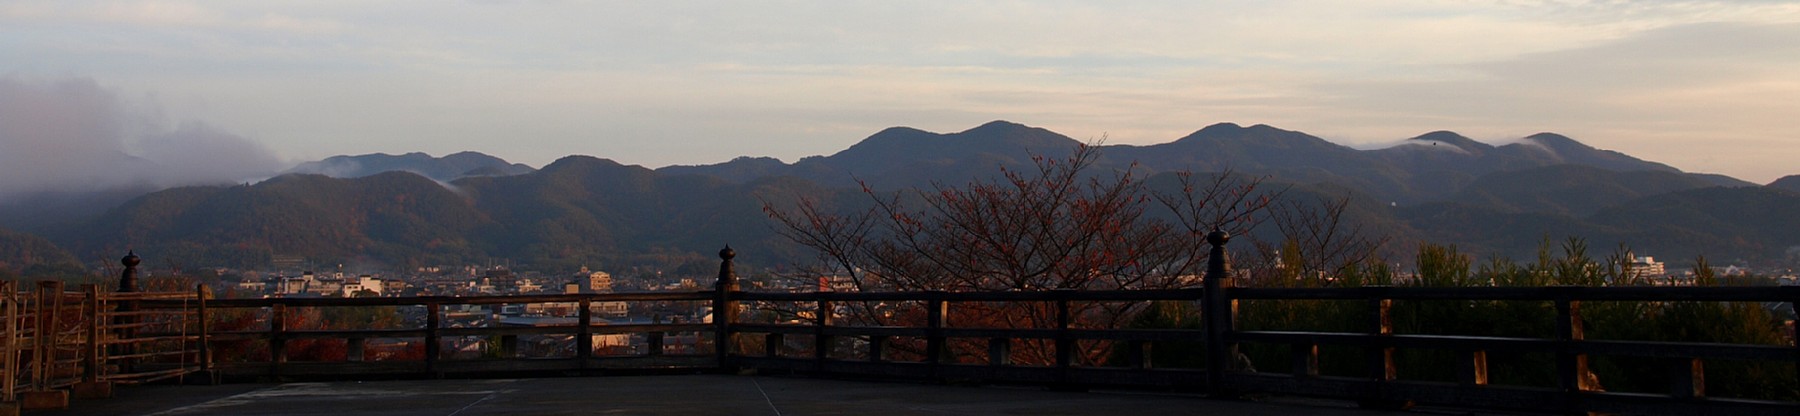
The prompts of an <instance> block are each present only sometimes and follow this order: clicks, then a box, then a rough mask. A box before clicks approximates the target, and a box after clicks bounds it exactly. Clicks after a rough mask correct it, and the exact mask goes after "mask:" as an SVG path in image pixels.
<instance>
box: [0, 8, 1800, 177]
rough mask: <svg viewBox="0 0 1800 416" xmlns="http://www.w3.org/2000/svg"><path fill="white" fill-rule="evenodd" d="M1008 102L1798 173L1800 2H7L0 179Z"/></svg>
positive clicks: (596, 143) (240, 169)
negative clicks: (1559, 141)
mask: <svg viewBox="0 0 1800 416" xmlns="http://www.w3.org/2000/svg"><path fill="white" fill-rule="evenodd" d="M991 120H1009V121H1013V122H1018V123H1023V124H1027V125H1032V126H1037V127H1043V128H1047V129H1050V130H1053V131H1056V132H1059V133H1062V134H1065V135H1068V136H1070V137H1074V138H1076V139H1082V140H1094V139H1100V138H1105V140H1106V142H1107V143H1109V144H1153V143H1162V142H1168V141H1173V140H1175V139H1177V138H1180V137H1182V136H1185V135H1187V134H1189V133H1192V132H1193V131H1195V130H1198V129H1200V128H1202V127H1205V126H1206V125H1210V124H1214V123H1219V122H1235V123H1239V124H1244V125H1250V124H1268V125H1272V126H1276V127H1280V128H1284V129H1289V130H1298V131H1303V132H1306V133H1310V134H1313V135H1316V136H1319V137H1323V138H1325V139H1327V140H1331V141H1334V142H1337V143H1340V144H1345V145H1350V146H1356V147H1365V148H1367V147H1379V146H1381V145H1382V144H1385V143H1395V142H1398V141H1400V140H1402V139H1405V138H1408V137H1413V136H1416V135H1419V134H1423V133H1426V132H1430V131H1436V130H1451V131H1456V132H1459V133H1462V134H1463V135H1466V136H1469V137H1471V138H1474V139H1477V140H1481V141H1486V142H1490V143H1499V142H1506V141H1510V140H1516V139H1517V138H1519V137H1523V136H1526V135H1530V134H1534V133H1538V132H1556V133H1561V134H1564V135H1567V136H1570V137H1572V138H1575V139H1576V140H1579V141H1581V142H1583V143H1586V144H1588V145H1591V146H1595V147H1599V148H1602V149H1610V150H1617V151H1621V152H1624V153H1627V154H1630V155H1633V156H1637V157H1640V158H1644V159H1648V160H1653V161H1658V162H1663V163H1667V164H1670V165H1673V166H1675V167H1677V168H1681V169H1683V170H1687V171H1694V172H1710V173H1723V174H1727V175H1731V176H1734V177H1737V178H1740V179H1744V180H1749V181H1752V182H1757V183H1766V182H1768V181H1771V180H1773V179H1775V178H1777V177H1780V176H1784V175H1788V174H1797V173H1800V166H1797V165H1796V164H1795V163H1794V161H1795V160H1797V159H1800V121H1797V120H1800V3H1796V2H1785V1H1784V2H1776V1H1744V0H1738V1H1523V0H1521V1H1469V0H1451V1H1384V0H1357V1H1206V2H1195V1H1168V2H1161V1H1116V2H1115V1H1108V2H1091V1H1041V2H1039V1H955V2H892V1H881V2H862V1H757V2H682V1H657V2H605V1H595V2H586V1H553V0H546V1H498V0H496V1H417V2H410V1H393V2H365V1H336V0H303V1H283V0H262V1H254V2H243V1H219V2H194V1H116V2H115V1H81V0H55V1H36V0H8V1H5V2H0V177H4V178H0V193H4V192H6V191H9V190H19V189H24V188H28V187H29V186H31V185H30V184H18V183H8V182H9V181H13V182H17V181H21V180H24V179H18V178H38V179H43V178H81V179H80V180H81V181H87V182H94V181H102V182H103V181H105V180H112V181H119V180H124V179H116V178H115V179H105V180H102V179H98V178H96V175H94V174H92V173H91V172H93V171H95V170H96V169H107V168H111V167H116V166H120V165H121V163H123V164H126V165H129V164H131V163H140V164H149V165H155V166H163V167H178V168H182V169H186V170H183V171H182V172H183V173H180V174H169V173H161V174H156V175H152V176H157V175H160V176H157V177H155V178H151V179H150V181H152V182H158V183H165V182H166V183H177V182H183V181H193V180H198V179H196V178H214V177H218V178H229V179H230V180H234V181H236V180H245V179H250V178H251V177H254V176H256V175H258V174H259V173H258V172H266V171H275V170H280V169H282V168H285V167H287V166H291V165H292V164H294V163H298V162H302V161H307V160H317V159H322V158H324V157H328V156H332V155H340V154H365V153H377V152H381V153H393V154H398V153H405V152H415V151H422V152H426V153H430V154H433V155H440V156H441V155H444V154H448V153H453V152H458V151H465V150H472V151H479V152H483V153H487V154H491V155H495V156H499V157H502V158H505V159H508V160H510V161H514V162H523V163H526V164H530V165H533V166H542V165H544V164H546V163H549V162H551V161H553V160H555V159H557V158H560V157H562V156H566V155H571V154H584V155H592V156H597V157H602V158H608V159H613V160H616V161H619V162H621V163H626V164H639V165H644V166H648V167H660V166H666V165H671V164H709V163H718V162H723V161H726V160H729V159H731V158H733V157H736V156H774V157H777V158H781V159H782V160H786V161H789V162H792V161H794V160H796V159H798V158H800V157H804V156H809V155H820V154H831V153H835V152H837V151H839V150H842V149H844V148H846V147H848V146H850V145H852V144H854V143H855V142H857V141H859V140H861V139H862V138H864V137H867V136H868V135H870V134H873V133H875V132H877V131H879V130H881V129H883V128H886V127H891V126H910V127H915V128H920V129H924V130H929V131H938V132H955V131H961V130H965V129H968V128H972V127H975V126H977V125H979V124H981V123H984V122H987V121H991ZM120 155H123V156H120ZM118 157H125V158H126V159H125V160H132V161H137V162H129V163H127V162H118V160H120V159H118ZM145 169H146V170H145V171H146V172H147V171H150V170H151V169H149V168H145ZM178 170H181V169H178ZM188 170H191V172H190V171H188ZM115 171H117V170H115ZM83 172H87V173H85V174H84V173H83ZM124 172H125V173H127V174H129V173H131V172H136V171H131V170H125V171H124ZM84 175H85V176H84ZM144 175H150V174H144ZM140 180H142V179H140ZM84 183H86V182H84ZM64 186H66V185H64Z"/></svg>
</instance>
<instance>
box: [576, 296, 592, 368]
mask: <svg viewBox="0 0 1800 416" xmlns="http://www.w3.org/2000/svg"><path fill="white" fill-rule="evenodd" d="M577 306H580V307H581V310H579V311H576V312H575V317H576V318H575V321H576V323H578V324H580V325H581V328H577V329H576V330H575V361H576V363H575V366H576V368H580V369H582V370H586V369H587V368H588V361H589V359H590V358H593V357H594V312H593V311H592V310H591V309H593V306H594V300H593V299H590V298H588V297H587V296H582V297H581V300H580V301H579V302H577Z"/></svg>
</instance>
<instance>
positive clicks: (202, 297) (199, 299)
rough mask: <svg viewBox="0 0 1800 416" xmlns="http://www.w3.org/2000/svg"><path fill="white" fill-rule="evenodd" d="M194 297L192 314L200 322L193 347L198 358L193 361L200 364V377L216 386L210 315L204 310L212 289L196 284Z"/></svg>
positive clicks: (202, 284)
mask: <svg viewBox="0 0 1800 416" xmlns="http://www.w3.org/2000/svg"><path fill="white" fill-rule="evenodd" d="M194 297H195V298H196V299H195V302H194V303H196V304H197V306H196V307H195V308H194V313H195V314H196V316H195V319H199V320H200V324H199V328H198V329H199V332H200V342H199V344H198V345H195V346H194V348H195V349H196V350H197V354H198V355H199V356H197V357H194V360H195V361H198V362H199V364H200V371H201V373H202V374H201V375H202V376H204V377H206V380H207V381H208V382H209V383H212V384H218V383H217V382H216V380H217V378H215V375H214V373H213V356H212V314H211V313H210V312H208V311H207V309H206V302H207V300H208V299H209V298H212V287H210V286H207V285H206V284H205V283H199V284H196V285H195V288H194Z"/></svg>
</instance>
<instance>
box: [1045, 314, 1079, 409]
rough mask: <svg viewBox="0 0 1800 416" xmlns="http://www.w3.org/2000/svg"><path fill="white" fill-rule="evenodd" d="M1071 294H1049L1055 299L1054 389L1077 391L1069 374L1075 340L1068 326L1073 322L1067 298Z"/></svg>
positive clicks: (1073, 360)
mask: <svg viewBox="0 0 1800 416" xmlns="http://www.w3.org/2000/svg"><path fill="white" fill-rule="evenodd" d="M1073 293H1075V292H1074V290H1072V289H1056V290H1054V291H1052V292H1051V295H1052V296H1054V297H1055V298H1056V383H1057V386H1056V387H1057V389H1060V390H1072V389H1077V387H1075V386H1073V385H1072V384H1073V383H1072V378H1071V376H1070V374H1069V367H1070V366H1071V365H1073V364H1074V362H1075V338H1074V337H1073V336H1072V335H1071V334H1070V333H1069V325H1070V324H1071V323H1073V321H1074V317H1073V316H1071V315H1070V312H1071V311H1070V310H1069V298H1070V297H1071V295H1072V294H1073Z"/></svg>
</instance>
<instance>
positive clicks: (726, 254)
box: [719, 245, 737, 260]
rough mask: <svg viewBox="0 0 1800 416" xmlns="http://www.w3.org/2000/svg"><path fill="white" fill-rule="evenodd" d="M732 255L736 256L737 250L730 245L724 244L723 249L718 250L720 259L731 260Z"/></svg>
mask: <svg viewBox="0 0 1800 416" xmlns="http://www.w3.org/2000/svg"><path fill="white" fill-rule="evenodd" d="M733 257H737V251H735V250H732V249H731V246H730V245H726V246H725V248H724V249H722V250H719V258H720V259H724V260H731V258H733Z"/></svg>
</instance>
